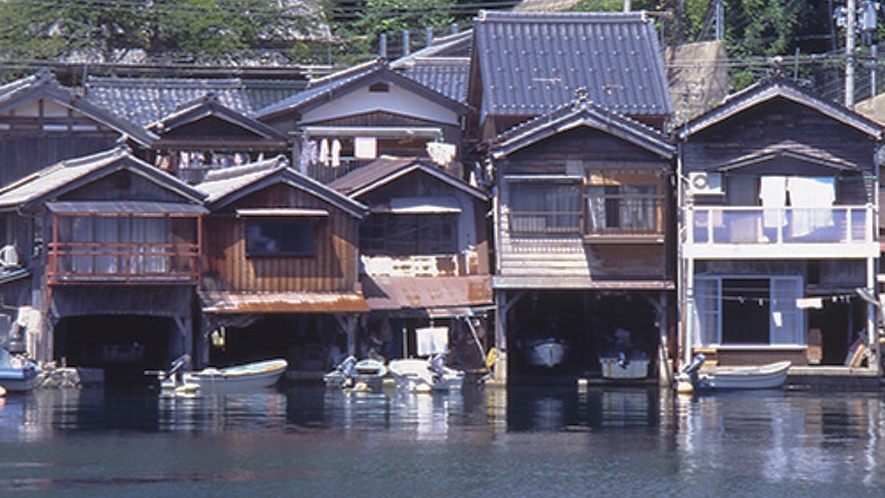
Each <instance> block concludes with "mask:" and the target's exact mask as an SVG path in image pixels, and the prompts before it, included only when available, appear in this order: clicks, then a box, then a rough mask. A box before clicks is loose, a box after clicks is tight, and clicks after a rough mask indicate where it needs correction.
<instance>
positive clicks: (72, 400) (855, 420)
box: [0, 386, 885, 486]
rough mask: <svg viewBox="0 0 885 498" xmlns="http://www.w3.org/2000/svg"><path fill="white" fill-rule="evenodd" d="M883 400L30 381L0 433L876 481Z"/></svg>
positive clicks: (684, 474)
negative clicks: (188, 390)
mask: <svg viewBox="0 0 885 498" xmlns="http://www.w3.org/2000/svg"><path fill="white" fill-rule="evenodd" d="M880 398H881V396H880V395H879V393H877V392H872V393H845V392H842V393H822V392H813V391H812V392H796V391H785V390H777V391H759V392H735V393H718V394H715V395H695V396H689V397H685V396H681V395H675V394H673V393H672V392H671V391H669V390H659V389H656V388H652V389H646V388H628V387H624V388H590V389H584V390H578V389H574V388H572V389H568V388H550V389H548V388H545V389H539V388H525V389H520V388H511V389H509V390H505V389H491V388H487V389H482V388H476V389H467V390H465V391H464V392H453V393H449V394H405V393H398V392H396V391H395V390H392V391H384V392H381V393H352V394H348V393H345V392H341V391H327V390H325V389H323V388H321V387H313V386H311V387H296V388H290V389H286V390H268V391H266V392H260V393H251V394H242V395H225V396H207V397H195V398H160V397H158V396H157V395H156V393H143V392H140V393H128V394H125V393H124V394H120V393H113V392H108V393H106V392H104V391H102V390H82V391H38V392H34V393H31V394H28V395H10V396H7V397H6V398H0V442H4V443H9V442H37V441H50V440H55V439H59V438H60V437H61V436H62V435H69V434H71V433H72V432H76V431H95V433H101V432H102V431H103V432H105V433H107V432H111V431H120V430H126V431H138V432H140V433H151V432H172V433H174V432H193V433H210V434H219V435H222V436H227V435H228V434H234V433H237V432H249V433H262V432H264V433H270V434H291V433H297V434H305V433H310V434H311V437H314V436H315V437H316V438H318V440H328V439H330V438H331V439H334V438H336V437H337V436H338V435H343V436H344V437H346V438H348V440H355V439H357V438H358V439H361V440H364V441H366V442H367V444H369V445H385V444H389V443H390V442H391V441H400V440H405V441H415V440H417V441H433V442H442V443H447V442H455V443H461V442H468V443H470V444H474V445H478V447H481V446H482V445H494V447H495V448H503V449H508V448H510V447H509V446H508V444H509V443H510V442H518V443H519V444H523V443H528V444H539V443H541V444H542V443H543V441H544V440H553V439H556V441H557V442H556V444H559V445H561V448H559V449H562V450H563V451H566V452H575V453H580V452H586V451H593V452H598V453H600V454H606V453H607V452H619V451H627V450H629V451H647V450H648V451H655V452H658V453H656V454H660V455H667V456H668V458H673V459H674V462H675V463H674V469H675V472H676V473H677V474H678V475H679V477H680V479H682V480H684V481H689V482H696V483H700V482H703V481H704V480H707V479H711V478H714V477H715V476H716V475H722V474H723V473H726V474H730V475H742V476H759V478H760V479H763V480H766V481H770V482H788V481H790V480H802V481H807V482H821V483H824V482H843V481H845V480H846V479H851V482H856V483H859V484H863V485H866V486H883V485H885V477H883V476H885V465H883V461H885V458H883V456H882V455H885V438H883V432H885V412H883V400H882V399H880ZM353 435H355V436H357V438H353V437H352V436H353Z"/></svg>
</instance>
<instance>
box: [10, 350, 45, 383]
mask: <svg viewBox="0 0 885 498" xmlns="http://www.w3.org/2000/svg"><path fill="white" fill-rule="evenodd" d="M39 371H40V369H39V367H38V366H37V364H36V363H34V362H33V361H31V360H29V359H28V358H26V357H24V356H22V355H19V354H15V353H10V352H9V351H7V350H6V349H4V348H0V386H2V387H3V389H5V390H6V391H9V392H27V391H30V390H31V389H33V388H34V386H35V385H36V383H37V374H38V373H39Z"/></svg>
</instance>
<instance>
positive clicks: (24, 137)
mask: <svg viewBox="0 0 885 498" xmlns="http://www.w3.org/2000/svg"><path fill="white" fill-rule="evenodd" d="M156 138H157V137H156V136H155V135H154V134H152V133H150V132H148V131H146V130H145V129H144V128H142V127H140V126H138V125H137V124H132V123H131V122H129V121H126V120H124V119H121V118H119V117H117V116H115V115H113V114H112V113H110V112H109V111H107V110H105V109H103V108H101V107H99V106H96V105H94V104H92V103H91V102H89V101H88V100H87V99H85V98H83V97H81V96H79V95H77V94H76V93H75V92H74V91H73V90H72V89H70V88H65V87H63V86H62V85H61V84H59V83H58V81H57V80H56V79H55V75H54V74H53V73H52V72H50V71H48V70H41V71H40V72H38V73H37V74H35V75H33V76H30V77H27V78H24V79H20V80H17V81H13V82H11V83H8V84H6V85H3V86H0V186H5V185H9V184H10V183H12V182H14V181H16V180H19V179H20V178H22V177H25V176H27V175H29V174H31V173H34V172H36V171H38V170H41V169H43V168H45V167H46V166H49V165H50V164H53V163H56V162H58V161H62V160H65V159H71V158H74V157H80V156H84V155H88V154H92V153H96V152H100V151H103V150H107V149H109V148H111V147H114V146H115V145H116V144H117V142H118V141H120V140H125V141H127V142H128V143H129V144H131V146H133V147H135V148H136V150H143V149H144V148H146V147H148V146H150V145H151V144H152V143H153V141H154V140H156ZM3 235H4V234H3V233H2V230H0V236H3Z"/></svg>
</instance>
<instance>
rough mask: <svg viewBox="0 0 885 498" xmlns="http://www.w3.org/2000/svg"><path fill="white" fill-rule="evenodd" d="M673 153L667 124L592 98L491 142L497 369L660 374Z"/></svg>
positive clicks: (668, 296) (668, 298)
mask: <svg viewBox="0 0 885 498" xmlns="http://www.w3.org/2000/svg"><path fill="white" fill-rule="evenodd" d="M674 152H675V151H674V148H673V146H672V145H671V144H670V143H669V140H668V138H667V137H666V136H665V135H663V134H662V133H660V132H658V131H656V130H654V129H653V128H651V127H648V126H645V125H643V124H641V123H639V122H637V121H634V120H632V119H630V118H627V117H624V116H621V115H619V114H616V113H614V112H612V111H608V110H605V109H602V108H600V107H598V106H596V105H594V104H592V103H590V102H587V101H585V100H578V101H576V102H574V103H573V104H571V105H568V106H563V107H561V108H560V109H558V110H556V111H554V112H551V113H550V114H548V115H545V116H542V117H539V118H537V119H535V120H532V121H529V122H527V123H525V124H523V125H521V126H518V127H515V128H513V129H512V130H510V131H508V132H506V133H504V134H501V135H500V136H498V137H497V138H496V139H495V140H494V141H491V142H490V143H489V151H488V154H489V157H490V158H491V160H492V161H493V165H494V172H495V178H494V180H495V187H496V191H497V201H498V202H497V205H496V208H495V227H496V228H495V249H496V250H495V268H496V272H495V275H494V276H493V279H492V282H493V286H494V290H495V301H496V305H497V313H498V316H497V319H496V324H497V336H496V344H497V345H498V348H499V350H500V351H501V358H500V359H499V366H498V370H496V371H497V372H500V375H503V374H504V372H505V371H506V370H505V367H507V366H508V365H509V375H510V377H511V379H514V380H515V379H520V380H523V379H525V377H526V375H525V374H528V373H531V374H533V375H532V376H533V377H535V376H538V377H541V378H543V377H547V378H549V379H556V378H557V377H560V376H564V378H565V379H566V380H569V381H572V382H573V381H574V379H575V378H576V377H584V376H586V377H589V378H604V377H609V378H616V379H622V378H629V379H645V378H649V377H652V378H654V376H655V375H657V373H658V371H657V370H656V369H655V368H654V366H655V365H658V360H659V356H658V355H659V353H660V351H659V347H663V346H666V345H667V336H668V334H670V333H671V332H670V325H671V324H673V323H675V296H674V292H673V291H674V288H675V285H674V284H675V280H674V277H675V276H674V268H673V265H672V263H671V261H672V258H673V257H674V255H675V246H674V237H673V231H672V229H671V228H670V227H671V226H673V224H674V220H673V217H672V205H673V202H672V196H671V195H670V192H671V189H670V188H669V185H670V181H671V177H672V158H673V156H674ZM674 338H675V337H674ZM555 344H558V346H556V349H551V348H553V347H554V345H555ZM538 348H541V349H540V351H545V349H544V348H546V351H548V353H544V354H547V355H550V356H547V357H543V358H538V357H537V354H536V350H537V349H538ZM557 351H558V352H557ZM621 354H623V355H624V357H621V356H620V355H621ZM542 356H543V354H542ZM615 359H618V360H617V361H619V362H620V363H621V364H620V365H615V366H613V365H612V362H613V361H614V360H615ZM628 362H633V366H632V367H631V368H630V370H627V368H626V367H627V363H628ZM551 374H555V375H551Z"/></svg>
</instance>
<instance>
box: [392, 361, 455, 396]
mask: <svg viewBox="0 0 885 498" xmlns="http://www.w3.org/2000/svg"><path fill="white" fill-rule="evenodd" d="M388 369H389V371H390V374H391V375H392V376H393V378H394V381H395V382H396V387H397V389H399V390H402V391H406V392H431V391H451V390H455V389H461V386H462V385H463V384H464V372H461V371H460V370H455V369H452V368H448V367H443V374H442V375H434V374H433V372H432V371H431V370H430V364H429V363H428V361H427V360H416V359H405V360H394V361H391V362H390V363H389V364H388Z"/></svg>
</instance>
